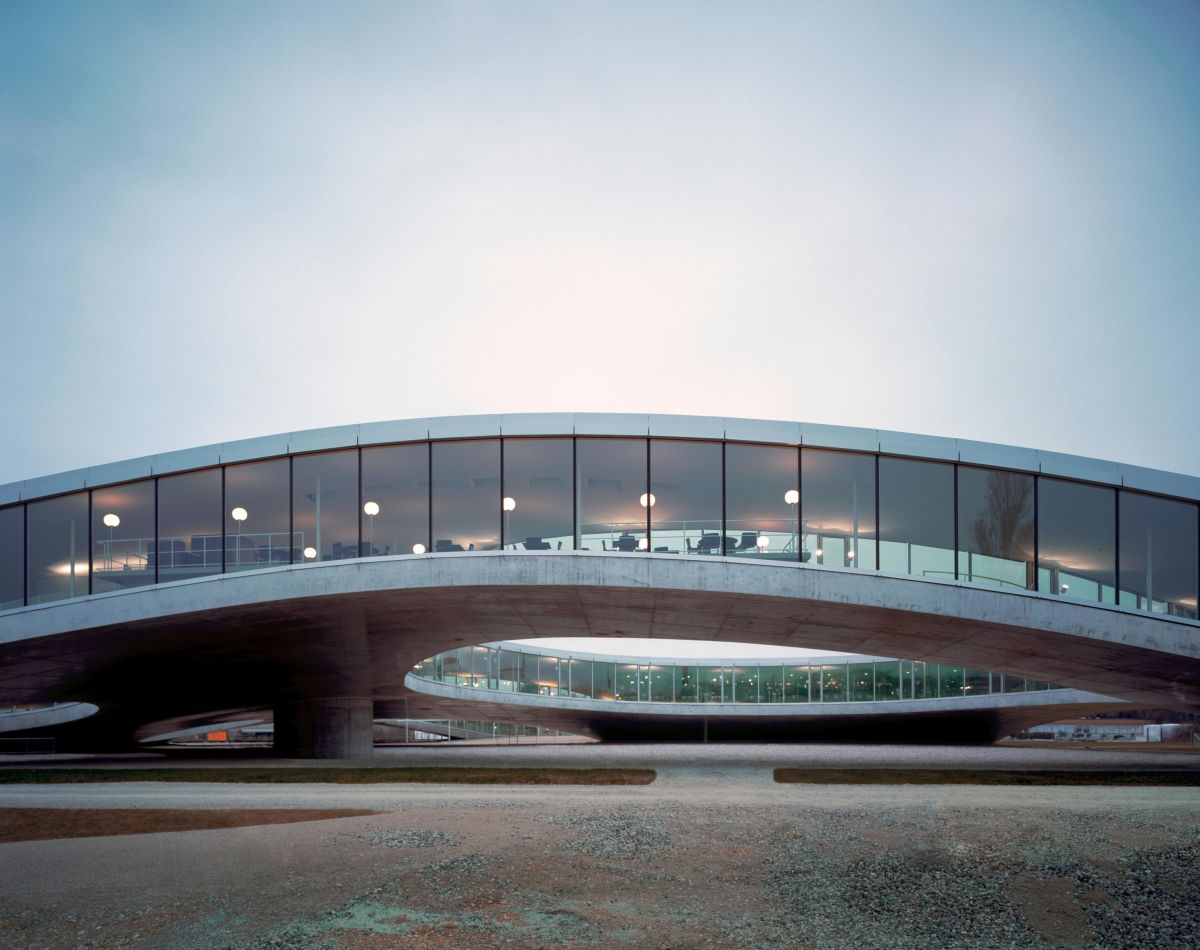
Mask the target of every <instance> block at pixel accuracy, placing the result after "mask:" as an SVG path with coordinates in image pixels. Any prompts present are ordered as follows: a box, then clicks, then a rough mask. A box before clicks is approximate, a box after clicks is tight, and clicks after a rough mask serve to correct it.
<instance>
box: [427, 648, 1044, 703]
mask: <svg viewBox="0 0 1200 950" xmlns="http://www.w3.org/2000/svg"><path fill="white" fill-rule="evenodd" d="M410 675H412V676H414V677H416V678H417V679H421V680H425V681H427V682H431V683H442V684H445V685H449V686H458V687H463V688H467V689H471V690H472V691H474V690H479V691H481V692H494V693H520V694H526V695H534V696H553V697H559V698H565V699H581V700H600V701H606V702H638V703H645V702H649V703H707V704H712V703H720V704H732V705H745V704H749V703H754V704H757V705H760V706H761V705H781V704H782V705H788V704H799V703H808V704H812V703H855V702H891V701H901V700H906V701H907V700H926V699H954V698H964V697H971V696H987V695H1004V694H1011V693H1027V692H1041V691H1046V690H1055V689H1062V688H1063V687H1061V686H1056V685H1054V684H1052V683H1047V682H1044V681H1041V680H1031V679H1026V678H1024V677H1017V676H1011V675H1008V674H1003V673H991V672H988V671H986V670H976V669H969V668H966V667H961V666H949V665H946V664H938V663H927V662H925V661H922V660H894V659H889V658H886V657H875V656H857V655H848V656H840V657H834V656H828V657H803V656H800V657H782V658H778V659H775V658H755V659H724V660H717V659H714V658H704V659H703V660H701V659H693V660H664V659H648V658H645V657H621V656H607V655H603V654H594V653H588V654H576V653H565V652H558V651H555V652H554V653H541V652H535V651H532V650H529V649H528V648H524V649H522V648H520V647H517V646H515V645H512V644H507V643H490V644H483V645H479V646H471V647H460V648H458V649H455V650H448V651H446V652H445V653H439V654H437V655H436V656H432V657H429V658H428V659H425V660H422V661H421V662H420V663H418V664H416V665H415V666H414V667H413V669H412V672H411V674H410Z"/></svg>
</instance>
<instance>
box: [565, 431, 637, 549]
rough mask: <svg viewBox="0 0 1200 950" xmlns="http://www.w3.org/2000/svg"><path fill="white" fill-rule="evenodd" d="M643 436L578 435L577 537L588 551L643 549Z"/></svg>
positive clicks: (576, 446)
mask: <svg viewBox="0 0 1200 950" xmlns="http://www.w3.org/2000/svg"><path fill="white" fill-rule="evenodd" d="M646 463H647V459H646V440H645V439H578V440H576V443H575V466H576V470H577V473H578V487H577V492H578V510H579V543H578V545H577V546H578V547H580V548H582V549H583V550H585V551H588V550H592V551H625V552H636V551H645V550H646V549H647V548H648V547H649V543H650V542H649V522H650V517H649V514H648V508H649V500H650V499H649V496H648V494H647V490H646V475H647V472H646Z"/></svg>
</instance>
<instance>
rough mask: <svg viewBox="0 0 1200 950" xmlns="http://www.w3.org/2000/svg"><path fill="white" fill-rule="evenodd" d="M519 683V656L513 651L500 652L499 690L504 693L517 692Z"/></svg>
mask: <svg viewBox="0 0 1200 950" xmlns="http://www.w3.org/2000/svg"><path fill="white" fill-rule="evenodd" d="M520 683H521V654H520V653H517V652H516V651H515V650H501V651H500V689H501V691H502V692H506V693H516V692H518V691H519V689H518V688H519V686H520Z"/></svg>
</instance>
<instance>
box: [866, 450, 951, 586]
mask: <svg viewBox="0 0 1200 950" xmlns="http://www.w3.org/2000/svg"><path fill="white" fill-rule="evenodd" d="M879 567H880V569H881V570H884V571H891V572H894V573H896V574H913V575H915V576H917V577H932V578H937V579H941V580H946V579H953V578H954V466H953V465H947V464H945V463H943V462H916V461H913V460H912V459H897V458H887V457H881V458H880V459H879Z"/></svg>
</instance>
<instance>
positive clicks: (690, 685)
mask: <svg viewBox="0 0 1200 950" xmlns="http://www.w3.org/2000/svg"><path fill="white" fill-rule="evenodd" d="M698 676H699V669H698V668H697V667H695V666H677V667H675V702H677V703H694V702H695V701H696V697H697V695H698V691H697V689H696V683H697V677H698Z"/></svg>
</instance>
